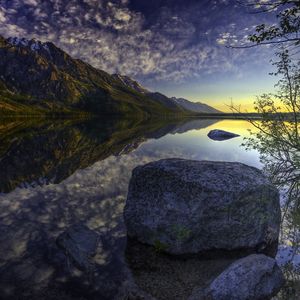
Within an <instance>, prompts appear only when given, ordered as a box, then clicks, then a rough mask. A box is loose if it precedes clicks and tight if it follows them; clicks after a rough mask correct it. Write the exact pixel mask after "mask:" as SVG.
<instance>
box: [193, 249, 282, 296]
mask: <svg viewBox="0 0 300 300" xmlns="http://www.w3.org/2000/svg"><path fill="white" fill-rule="evenodd" d="M283 284H284V277H283V274H282V271H281V270H280V268H279V267H278V265H277V263H276V261H275V259H273V258H271V257H268V256H265V255H263V254H252V255H249V256H247V257H244V258H242V259H239V260H237V261H236V262H234V263H233V264H232V265H230V266H229V267H228V269H226V270H225V271H224V272H222V273H221V274H220V275H219V276H218V277H217V278H216V279H214V280H213V281H212V282H211V284H210V285H209V287H208V288H207V289H205V291H204V292H203V290H202V289H195V291H194V292H193V294H192V295H191V296H190V297H189V299H188V300H201V299H203V300H204V299H205V300H250V299H251V300H261V299H264V300H267V299H271V298H272V297H273V296H275V295H276V294H277V293H278V292H279V290H280V289H281V287H282V286H283Z"/></svg>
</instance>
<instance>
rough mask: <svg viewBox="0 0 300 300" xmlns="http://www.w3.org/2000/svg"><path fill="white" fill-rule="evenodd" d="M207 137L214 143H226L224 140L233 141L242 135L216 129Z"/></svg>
mask: <svg viewBox="0 0 300 300" xmlns="http://www.w3.org/2000/svg"><path fill="white" fill-rule="evenodd" d="M207 136H208V137H209V138H210V139H212V140H214V141H224V140H229V139H232V138H234V137H238V136H240V135H239V134H235V133H232V132H229V131H224V130H220V129H214V130H211V131H210V132H209V133H208V135H207Z"/></svg>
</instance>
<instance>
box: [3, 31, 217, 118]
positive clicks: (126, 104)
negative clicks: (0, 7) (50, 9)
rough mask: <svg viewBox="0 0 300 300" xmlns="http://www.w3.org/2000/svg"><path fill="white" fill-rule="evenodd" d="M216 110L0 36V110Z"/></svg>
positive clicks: (44, 46) (51, 49) (54, 50)
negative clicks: (166, 94)
mask: <svg viewBox="0 0 300 300" xmlns="http://www.w3.org/2000/svg"><path fill="white" fill-rule="evenodd" d="M47 113H53V114H57V113H59V114H61V113H92V114H142V115H161V114H164V115H165V114H183V115H186V114H191V113H194V114H195V113H220V111H218V110H216V109H214V108H212V107H210V106H208V105H206V104H203V103H193V102H190V101H188V100H186V99H182V98H179V99H178V98H175V97H173V98H169V97H167V96H165V95H163V94H161V93H158V92H151V91H149V90H147V89H146V88H144V87H143V86H142V85H140V84H139V83H138V82H137V81H135V80H133V79H131V78H130V77H128V76H123V75H120V74H113V75H111V74H108V73H106V72H105V71H103V70H99V69H96V68H94V67H92V66H91V65H89V64H87V63H85V62H83V61H82V60H80V59H75V58H73V57H71V56H70V55H69V54H67V53H66V52H64V51H63V50H61V49H60V48H58V47H56V46H55V45H54V44H53V43H51V42H46V43H42V42H40V41H37V40H35V39H32V40H28V39H25V38H8V39H5V38H4V37H2V36H0V114H47Z"/></svg>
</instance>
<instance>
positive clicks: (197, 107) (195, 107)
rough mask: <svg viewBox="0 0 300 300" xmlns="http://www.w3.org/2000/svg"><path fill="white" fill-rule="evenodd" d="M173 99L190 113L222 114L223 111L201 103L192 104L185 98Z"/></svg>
mask: <svg viewBox="0 0 300 300" xmlns="http://www.w3.org/2000/svg"><path fill="white" fill-rule="evenodd" d="M171 99H172V100H173V101H174V102H176V103H177V104H178V105H180V106H181V107H183V108H185V109H187V110H190V111H194V112H198V113H211V114H218V113H221V111H219V110H217V109H215V108H213V107H211V106H209V105H207V104H204V103H201V102H191V101H189V100H187V99H184V98H175V97H172V98H171Z"/></svg>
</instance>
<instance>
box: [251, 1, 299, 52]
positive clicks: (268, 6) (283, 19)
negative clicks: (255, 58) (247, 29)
mask: <svg viewBox="0 0 300 300" xmlns="http://www.w3.org/2000/svg"><path fill="white" fill-rule="evenodd" d="M247 6H248V7H252V8H254V9H255V11H256V12H257V9H258V12H274V11H279V12H278V13H277V15H276V18H277V21H278V22H277V23H278V24H276V25H266V24H260V25H258V26H256V33H254V34H252V35H250V36H249V38H248V39H249V41H250V42H253V43H255V45H259V44H283V43H284V44H292V45H296V46H298V45H300V37H299V32H300V1H299V0H278V1H254V2H251V3H248V4H247ZM250 47H251V46H250Z"/></svg>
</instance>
